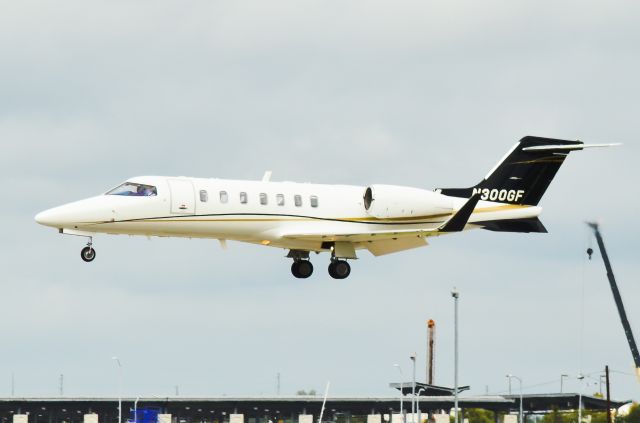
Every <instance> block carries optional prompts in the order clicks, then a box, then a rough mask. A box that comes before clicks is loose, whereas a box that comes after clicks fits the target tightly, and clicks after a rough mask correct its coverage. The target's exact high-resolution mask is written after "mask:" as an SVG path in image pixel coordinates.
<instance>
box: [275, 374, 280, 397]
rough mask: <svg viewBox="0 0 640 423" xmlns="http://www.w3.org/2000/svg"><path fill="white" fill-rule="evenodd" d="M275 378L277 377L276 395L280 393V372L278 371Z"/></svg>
mask: <svg viewBox="0 0 640 423" xmlns="http://www.w3.org/2000/svg"><path fill="white" fill-rule="evenodd" d="M276 379H277V384H276V395H280V372H278V375H277V377H276Z"/></svg>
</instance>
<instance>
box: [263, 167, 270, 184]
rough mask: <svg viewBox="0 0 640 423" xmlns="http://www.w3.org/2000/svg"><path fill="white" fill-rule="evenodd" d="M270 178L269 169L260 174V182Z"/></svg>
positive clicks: (267, 180)
mask: <svg viewBox="0 0 640 423" xmlns="http://www.w3.org/2000/svg"><path fill="white" fill-rule="evenodd" d="M270 180H271V171H270V170H267V171H265V172H264V175H263V176H262V182H269V181H270Z"/></svg>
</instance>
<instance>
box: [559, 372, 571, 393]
mask: <svg viewBox="0 0 640 423" xmlns="http://www.w3.org/2000/svg"><path fill="white" fill-rule="evenodd" d="M565 377H569V375H560V393H562V392H563V390H562V387H563V384H562V382H563V381H564V378H565Z"/></svg>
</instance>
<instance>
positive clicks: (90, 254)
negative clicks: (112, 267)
mask: <svg viewBox="0 0 640 423" xmlns="http://www.w3.org/2000/svg"><path fill="white" fill-rule="evenodd" d="M91 241H92V240H91V238H89V242H87V246H86V247H84V248H83V249H82V250H81V251H80V257H81V258H82V260H84V261H85V262H87V263H89V262H91V261H93V259H95V258H96V250H94V249H93V244H92V242H91Z"/></svg>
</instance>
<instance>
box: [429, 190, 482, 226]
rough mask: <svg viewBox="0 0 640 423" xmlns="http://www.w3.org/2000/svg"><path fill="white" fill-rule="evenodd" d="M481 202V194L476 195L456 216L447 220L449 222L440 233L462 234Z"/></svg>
mask: <svg viewBox="0 0 640 423" xmlns="http://www.w3.org/2000/svg"><path fill="white" fill-rule="evenodd" d="M479 200H480V194H479V193H478V194H474V195H472V196H471V198H469V200H467V202H466V203H464V206H462V207H461V208H460V210H458V211H457V212H456V214H454V215H453V216H452V217H451V219H449V220H447V222H446V223H445V224H444V225H442V226H441V227H440V228H438V229H439V231H440V232H460V231H462V230H463V229H464V227H465V225H466V224H467V222H468V221H469V217H471V213H473V209H475V208H476V204H478V201H479Z"/></svg>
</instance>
